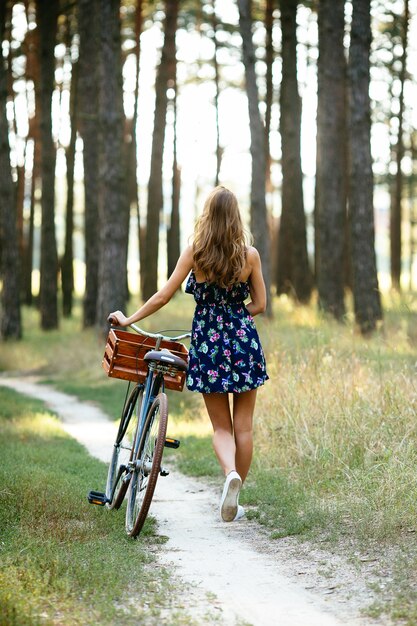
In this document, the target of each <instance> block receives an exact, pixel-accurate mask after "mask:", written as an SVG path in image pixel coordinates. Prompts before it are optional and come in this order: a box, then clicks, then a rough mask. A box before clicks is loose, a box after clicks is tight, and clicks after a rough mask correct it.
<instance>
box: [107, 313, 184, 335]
mask: <svg viewBox="0 0 417 626" xmlns="http://www.w3.org/2000/svg"><path fill="white" fill-rule="evenodd" d="M107 321H108V322H110V324H112V326H117V323H116V324H114V322H117V320H116V319H115V318H113V317H111V316H110V317H109V318H108V319H107ZM129 326H130V328H133V330H134V331H136V332H137V333H138V334H139V335H143V336H144V337H150V338H151V339H164V340H166V341H179V340H180V339H185V338H187V337H191V332H185V333H183V334H182V335H178V336H176V337H169V336H168V335H162V333H149V332H148V331H146V330H143V328H139V326H136V324H129Z"/></svg>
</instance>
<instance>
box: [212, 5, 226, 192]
mask: <svg viewBox="0 0 417 626" xmlns="http://www.w3.org/2000/svg"><path fill="white" fill-rule="evenodd" d="M211 7H212V27H213V44H214V54H213V67H214V89H215V92H214V110H215V116H216V177H215V180H214V184H215V186H216V187H217V185H218V184H219V180H220V168H221V164H222V156H223V150H222V147H221V145H220V120H219V97H220V72H219V62H218V50H219V43H218V41H217V28H218V22H217V15H216V0H212V2H211Z"/></svg>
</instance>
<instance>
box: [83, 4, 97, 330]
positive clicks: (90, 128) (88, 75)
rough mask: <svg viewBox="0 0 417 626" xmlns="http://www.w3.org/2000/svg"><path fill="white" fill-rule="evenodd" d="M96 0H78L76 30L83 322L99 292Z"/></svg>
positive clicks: (92, 314)
mask: <svg viewBox="0 0 417 626" xmlns="http://www.w3.org/2000/svg"><path fill="white" fill-rule="evenodd" d="M98 20H99V3H98V0H79V13H78V29H79V34H80V53H79V61H78V63H79V69H78V87H79V90H78V128H79V132H80V134H81V137H82V139H83V163H84V243H85V293H84V302H83V325H84V327H85V328H87V327H91V326H94V324H95V323H96V312H97V294H98V259H99V237H98V233H99V231H100V228H99V222H98V157H99V137H98V136H97V131H98V128H99V117H98V91H99V75H98V69H97V66H98V59H99V56H98V54H99V52H98V51H99V46H100V39H99V37H100V36H99V30H98Z"/></svg>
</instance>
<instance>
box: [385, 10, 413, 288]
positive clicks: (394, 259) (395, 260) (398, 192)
mask: <svg viewBox="0 0 417 626" xmlns="http://www.w3.org/2000/svg"><path fill="white" fill-rule="evenodd" d="M409 19H410V15H409V3H408V0H404V18H403V25H402V37H401V45H402V54H401V68H400V74H399V80H400V86H401V88H400V95H399V112H398V135H397V145H396V148H395V157H396V158H395V160H396V167H397V168H396V172H395V183H394V195H393V198H392V199H393V204H392V206H391V219H390V247H391V283H392V286H393V288H394V289H396V290H397V291H400V290H401V257H402V237H401V226H402V207H401V202H402V186H403V174H402V169H401V165H402V160H403V157H404V137H403V122H404V83H405V79H406V67H407V41H408V26H409V24H408V23H409Z"/></svg>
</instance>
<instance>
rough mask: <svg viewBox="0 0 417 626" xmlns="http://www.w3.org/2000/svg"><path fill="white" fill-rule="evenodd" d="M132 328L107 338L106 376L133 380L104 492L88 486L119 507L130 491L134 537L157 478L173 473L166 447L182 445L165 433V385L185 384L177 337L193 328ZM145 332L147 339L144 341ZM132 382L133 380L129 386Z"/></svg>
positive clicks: (102, 501) (99, 499)
mask: <svg viewBox="0 0 417 626" xmlns="http://www.w3.org/2000/svg"><path fill="white" fill-rule="evenodd" d="M109 321H112V320H110V319H109ZM130 327H131V328H132V329H133V330H135V331H136V333H138V334H137V335H135V334H134V333H131V332H128V331H123V330H120V329H116V328H114V327H111V328H110V331H109V335H108V338H107V343H106V349H105V353H104V357H103V362H102V365H103V368H104V369H105V371H106V372H107V375H108V376H111V377H115V378H121V379H124V380H128V381H129V384H128V388H127V391H126V396H125V401H124V403H123V408H122V413H121V418H120V422H119V427H118V431H117V435H116V440H115V443H114V445H113V452H112V457H111V461H110V464H109V469H108V474H107V483H106V491H105V492H104V493H103V492H99V491H90V493H89V494H88V501H89V502H90V504H96V505H100V506H106V507H107V508H108V509H119V508H120V507H121V505H122V503H123V501H124V499H125V497H126V495H127V507H126V522H125V526H126V532H127V534H128V535H129V536H130V537H137V536H138V535H139V533H140V532H141V530H142V528H143V525H144V523H145V519H146V516H147V514H148V511H149V507H150V504H151V501H152V497H153V494H154V490H155V486H156V482H157V480H158V477H159V476H160V475H161V476H167V475H168V474H169V471H168V470H167V469H166V468H164V467H162V465H161V461H162V455H163V451H164V447H169V448H178V447H179V445H180V442H179V441H178V440H177V439H172V438H169V437H167V436H166V432H167V424H168V399H167V396H166V394H165V389H174V390H177V391H182V389H183V386H184V382H185V373H186V370H187V358H188V350H187V348H186V347H185V346H184V345H183V344H182V343H179V341H180V340H181V339H185V338H188V337H190V336H191V333H189V332H185V333H183V334H181V335H178V336H176V337H169V336H166V335H163V334H162V333H148V332H146V331H145V330H142V329H141V328H139V327H138V326H136V325H135V324H131V325H130ZM164 332H170V331H164ZM141 337H145V339H144V340H142V341H141ZM132 382H134V383H135V385H134V387H133V389H131V390H130V386H131V383H132ZM129 391H130V393H129Z"/></svg>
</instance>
